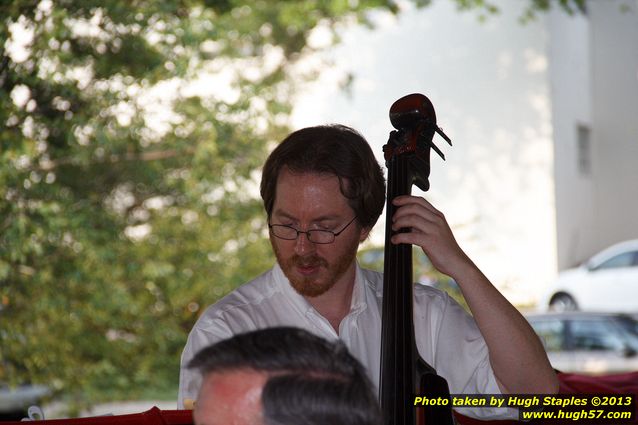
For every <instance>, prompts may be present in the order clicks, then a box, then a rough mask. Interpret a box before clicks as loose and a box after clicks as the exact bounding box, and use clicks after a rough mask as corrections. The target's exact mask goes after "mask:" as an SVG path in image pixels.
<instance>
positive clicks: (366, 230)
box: [359, 227, 372, 243]
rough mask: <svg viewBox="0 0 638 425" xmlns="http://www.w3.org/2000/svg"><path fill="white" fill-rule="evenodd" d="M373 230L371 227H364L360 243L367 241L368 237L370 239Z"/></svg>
mask: <svg viewBox="0 0 638 425" xmlns="http://www.w3.org/2000/svg"><path fill="white" fill-rule="evenodd" d="M371 230H372V228H371V227H363V228H362V229H361V236H360V237H359V243H361V242H363V241H365V240H366V239H368V236H370V231H371Z"/></svg>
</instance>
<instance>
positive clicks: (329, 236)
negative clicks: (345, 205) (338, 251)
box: [268, 217, 357, 244]
mask: <svg viewBox="0 0 638 425" xmlns="http://www.w3.org/2000/svg"><path fill="white" fill-rule="evenodd" d="M356 218H357V217H354V218H353V219H352V220H350V221H349V222H348V224H346V225H345V226H343V229H341V230H339V231H338V232H332V231H330V230H319V229H312V230H306V231H305V232H303V231H301V230H297V229H295V228H294V227H292V226H286V225H285V224H270V223H268V228H269V229H270V231H271V232H272V234H273V235H274V236H275V237H277V238H279V239H285V240H287V241H294V240H296V239H297V238H298V237H299V235H301V234H305V235H306V236H307V237H308V240H309V241H310V242H312V243H319V244H324V243H333V242H334V241H335V238H336V237H337V236H339V235H340V234H341V233H343V231H344V230H346V229H347V228H348V226H350V224H352V222H353V221H354V220H355V219H356Z"/></svg>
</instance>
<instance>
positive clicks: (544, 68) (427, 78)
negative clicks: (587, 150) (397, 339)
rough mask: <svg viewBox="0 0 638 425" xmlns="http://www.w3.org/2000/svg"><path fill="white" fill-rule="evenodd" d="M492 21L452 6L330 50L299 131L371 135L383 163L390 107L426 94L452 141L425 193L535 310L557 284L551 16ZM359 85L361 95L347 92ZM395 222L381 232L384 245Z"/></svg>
mask: <svg viewBox="0 0 638 425" xmlns="http://www.w3.org/2000/svg"><path fill="white" fill-rule="evenodd" d="M496 3H497V4H499V6H500V7H501V14H500V15H498V16H492V17H489V18H488V19H487V21H485V22H480V21H479V20H478V19H477V15H476V13H472V12H459V11H457V10H456V9H455V7H454V5H453V4H452V2H450V1H439V2H433V4H432V5H431V6H430V7H428V8H425V9H421V10H417V9H414V8H408V10H406V11H404V12H403V13H401V14H400V15H399V16H398V17H395V16H392V15H390V14H388V13H379V14H376V15H375V22H376V28H375V29H374V30H370V29H366V28H361V27H356V26H351V27H349V28H347V29H344V30H343V31H342V33H341V37H342V42H341V43H340V44H339V45H338V46H336V47H333V48H330V49H328V51H327V52H326V53H324V55H323V56H322V59H324V60H325V61H326V63H327V64H328V65H327V66H326V67H325V68H324V69H322V73H321V75H320V77H319V78H318V79H317V80H315V81H311V82H309V83H307V84H305V85H304V87H303V89H302V90H301V91H300V94H299V97H298V98H297V100H296V101H295V109H294V113H293V118H292V122H293V127H294V128H300V127H304V126H307V125H315V124H321V123H331V122H338V123H342V124H346V125H349V126H352V127H354V128H356V129H357V130H359V131H360V132H361V133H362V134H363V135H364V136H365V137H366V138H367V139H368V141H369V142H370V143H371V145H372V146H373V149H374V151H375V152H376V153H377V156H378V160H379V162H380V163H382V162H383V161H382V145H383V144H384V143H385V142H386V141H387V136H388V133H389V131H390V130H392V127H391V124H390V121H389V119H388V111H389V108H390V105H391V104H392V103H393V102H394V101H395V100H397V99H398V98H400V97H402V96H404V95H406V94H409V93H415V92H417V93H423V94H425V95H426V96H428V97H429V98H430V100H431V101H432V103H433V104H434V107H435V109H436V114H437V120H438V124H439V126H440V127H442V128H443V129H444V131H445V132H446V134H447V135H448V136H449V137H450V138H451V139H452V141H453V147H449V146H448V145H447V144H446V143H445V142H444V141H443V140H442V139H441V138H440V137H438V136H435V139H434V141H435V143H436V144H437V145H438V146H439V148H441V149H442V150H443V151H444V153H445V155H446V161H445V162H443V161H442V160H441V159H440V158H439V157H438V156H436V155H434V154H432V158H431V162H432V170H431V174H430V187H431V188H430V190H429V191H428V192H427V193H426V194H423V193H421V192H420V191H418V190H416V189H415V191H414V193H416V194H420V195H425V197H426V199H428V200H429V201H430V202H432V203H433V204H434V205H435V207H437V208H438V209H440V210H441V211H442V212H443V213H444V214H445V215H446V217H447V219H448V222H449V223H450V225H451V226H452V228H453V230H454V232H455V235H456V238H457V240H458V241H459V243H460V245H461V247H462V248H463V249H464V250H465V251H466V252H467V253H468V254H469V255H470V257H471V258H472V259H473V260H474V261H475V262H476V263H477V265H478V266H479V267H480V268H481V269H482V270H483V272H484V273H485V274H486V275H487V276H488V277H489V278H490V279H491V280H492V282H493V283H494V284H495V285H496V286H497V287H498V288H499V289H501V291H502V292H503V293H504V294H505V295H506V296H507V297H508V298H509V299H510V300H511V301H513V302H515V303H517V304H529V303H533V302H534V301H535V300H536V299H537V298H538V296H539V295H540V293H541V291H542V290H543V288H544V287H545V285H547V284H548V283H549V281H550V280H552V279H553V278H554V277H555V275H556V247H555V245H556V240H555V238H556V236H555V233H556V224H555V216H554V214H555V209H554V186H553V156H552V155H553V154H552V149H553V148H552V141H551V137H552V127H551V121H550V117H551V110H550V107H551V102H550V98H549V81H548V65H549V64H548V61H547V55H546V50H547V43H548V40H547V33H546V28H545V23H544V18H543V17H542V16H541V17H540V18H539V19H537V20H536V21H534V22H531V23H528V24H525V25H522V24H520V23H519V21H518V19H517V18H518V16H519V15H520V14H521V7H522V6H524V5H525V4H526V2H522V1H519V2H511V1H510V2H506V1H497V2H496ZM348 74H352V76H353V77H354V79H353V82H352V85H351V87H350V90H349V91H348V92H344V91H343V90H342V89H341V88H340V82H343V81H344V79H345V78H347V75H348ZM383 222H384V218H382V219H381V220H380V221H379V224H378V225H377V226H376V227H375V229H374V232H373V237H372V241H371V242H373V243H377V244H382V241H383V234H382V233H383Z"/></svg>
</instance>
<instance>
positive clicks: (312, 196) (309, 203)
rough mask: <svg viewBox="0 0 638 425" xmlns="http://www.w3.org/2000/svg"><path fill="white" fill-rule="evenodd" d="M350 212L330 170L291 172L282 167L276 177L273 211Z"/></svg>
mask: <svg viewBox="0 0 638 425" xmlns="http://www.w3.org/2000/svg"><path fill="white" fill-rule="evenodd" d="M350 212H352V209H351V208H350V206H349V205H348V200H347V198H346V197H345V196H343V194H342V193H341V183H340V181H339V178H338V177H337V176H336V175H334V174H326V173H307V172H294V171H291V170H289V169H288V168H283V169H282V170H281V172H280V173H279V176H278V178H277V190H276V196H275V201H274V205H273V214H281V213H284V214H287V215H293V216H295V217H297V216H299V218H302V216H308V215H314V216H316V215H341V214H348V213H350Z"/></svg>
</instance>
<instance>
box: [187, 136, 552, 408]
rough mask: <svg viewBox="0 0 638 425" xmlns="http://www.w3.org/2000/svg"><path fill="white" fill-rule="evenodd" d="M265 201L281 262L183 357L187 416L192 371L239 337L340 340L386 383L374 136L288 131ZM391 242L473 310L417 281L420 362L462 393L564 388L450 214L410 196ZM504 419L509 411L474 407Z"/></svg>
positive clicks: (197, 333) (220, 310)
mask: <svg viewBox="0 0 638 425" xmlns="http://www.w3.org/2000/svg"><path fill="white" fill-rule="evenodd" d="M261 196H262V198H263V202H264V207H265V210H266V213H267V217H268V226H269V231H270V232H269V233H270V241H271V244H272V247H273V251H274V253H275V256H276V259H277V263H276V264H275V265H274V266H273V268H272V269H270V270H269V271H267V272H266V273H264V274H263V275H261V276H259V277H257V278H255V279H254V280H252V281H250V282H248V283H246V284H244V285H242V286H240V287H239V288H237V289H236V290H234V291H233V292H232V293H230V294H229V295H227V296H226V297H224V298H223V299H221V300H220V301H219V302H217V303H216V304H214V305H212V306H210V307H209V308H208V309H207V310H206V311H205V312H204V313H203V314H202V316H201V317H200V318H199V320H198V321H197V323H196V324H195V326H194V327H193V329H192V331H191V333H190V335H189V337H188V342H187V344H186V347H185V348H184V352H183V354H182V362H181V371H180V389H179V400H178V405H179V408H184V407H187V408H188V407H189V406H190V405H191V404H192V400H194V399H195V398H196V396H197V391H198V389H199V384H200V379H201V378H200V377H199V376H197V375H196V374H195V373H193V371H189V370H188V368H187V367H186V365H187V364H188V363H189V361H190V360H191V358H192V357H193V356H194V355H195V354H196V353H197V352H198V351H199V350H200V349H202V348H203V347H205V346H207V345H209V344H211V343H213V342H216V341H219V340H221V339H225V338H228V337H230V336H232V335H234V334H237V333H241V332H246V331H250V330H254V329H259V328H265V327H272V326H296V327H300V328H304V329H306V330H308V331H310V332H312V333H314V334H316V335H319V336H322V337H324V338H327V339H336V338H340V339H341V340H343V341H344V343H345V344H346V346H347V347H348V349H349V350H350V351H351V352H352V353H353V354H354V356H355V357H357V358H358V359H359V360H360V361H361V362H362V363H363V365H364V366H365V367H366V368H367V370H368V373H369V374H370V377H371V379H372V382H373V383H374V384H375V385H377V386H378V385H379V364H380V358H379V357H380V344H381V298H382V288H381V287H382V282H383V278H382V274H381V273H377V272H373V271H370V270H365V269H362V268H361V267H359V265H358V264H357V261H356V253H357V249H358V246H359V244H360V243H361V242H363V241H364V240H365V239H366V238H367V237H368V234H369V233H370V231H371V229H372V227H373V226H374V224H375V223H376V221H377V219H378V218H379V216H380V214H381V212H382V209H383V206H384V202H385V182H384V178H383V172H382V170H381V168H380V166H379V164H378V163H377V161H376V159H375V157H374V154H373V152H372V150H371V149H370V146H369V145H368V143H367V142H366V140H365V139H364V138H363V137H362V136H361V135H360V134H359V133H357V132H356V131H355V130H353V129H351V128H348V127H345V126H339V125H332V126H318V127H310V128H304V129H301V130H298V131H296V132H293V133H292V134H290V135H289V136H288V137H287V138H286V139H285V140H284V141H283V142H282V143H281V144H280V145H279V146H278V147H277V148H275V150H274V151H273V152H272V153H271V154H270V156H269V157H268V159H267V161H266V163H265V165H264V168H263V174H262V182H261ZM393 203H394V205H395V206H396V207H397V209H396V213H395V214H394V216H393V217H392V220H393V225H392V228H393V229H394V230H397V229H400V228H408V229H410V231H409V232H404V233H397V234H395V235H394V236H393V237H392V243H393V244H414V245H418V246H420V247H421V248H422V249H423V251H424V252H425V254H426V255H427V256H428V258H429V259H430V261H431V262H432V264H433V265H434V267H436V269H437V270H439V271H440V272H442V273H444V274H446V275H448V276H450V277H451V278H453V279H454V280H455V281H456V282H457V283H458V285H459V287H460V288H461V290H462V292H463V295H464V297H465V300H466V301H467V304H468V306H469V308H470V310H471V312H472V315H473V317H471V316H469V315H468V314H467V313H466V312H465V311H464V310H463V309H462V308H461V307H460V306H459V305H458V304H457V303H456V302H455V301H454V300H453V299H451V298H450V297H449V296H448V295H447V294H446V293H444V292H441V291H439V290H437V289H434V288H432V287H428V286H424V285H415V288H414V329H415V336H416V345H417V349H418V352H419V354H420V356H421V357H422V358H423V359H424V360H425V361H426V362H427V363H428V364H430V365H431V366H432V367H433V368H434V369H436V371H437V372H438V374H439V375H441V376H442V377H444V378H445V379H446V380H447V381H448V384H449V388H450V393H452V394H498V393H513V394H525V393H528V394H529V393H536V394H549V393H555V392H556V391H557V389H558V381H557V378H556V375H555V374H554V372H553V370H552V368H551V366H550V364H549V361H548V360H547V356H546V354H545V351H544V349H543V346H542V344H541V342H540V340H539V339H538V337H537V336H536V334H535V333H534V331H533V330H532V329H531V327H530V326H529V325H528V323H527V322H526V320H525V319H524V318H523V317H522V316H521V314H520V313H519V312H518V311H517V310H516V308H514V307H513V306H512V305H511V304H510V303H509V302H508V301H507V300H506V299H505V298H504V297H503V296H502V295H501V294H500V293H499V291H498V290H497V289H496V288H495V287H494V286H493V285H492V284H491V283H490V282H489V280H488V279H487V278H486V277H485V276H484V275H483V273H481V271H480V270H479V269H478V268H477V267H476V265H474V263H473V262H472V261H471V259H470V258H468V256H467V255H466V254H465V253H464V252H463V250H462V249H461V248H460V247H459V245H458V244H457V242H456V240H455V239H454V236H453V234H452V232H451V230H450V227H449V226H448V223H447V222H446V219H445V217H444V216H443V214H442V213H441V212H439V211H438V210H436V209H435V208H434V207H433V206H432V205H431V204H430V203H429V202H428V201H426V200H425V199H423V198H421V197H415V196H401V197H398V198H396V199H395V200H394V201H393ZM463 413H465V414H469V415H471V416H475V417H479V418H486V417H490V418H496V417H499V416H503V415H505V414H506V409H487V408H486V409H475V408H474V409H466V410H465V411H464V412H463Z"/></svg>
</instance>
